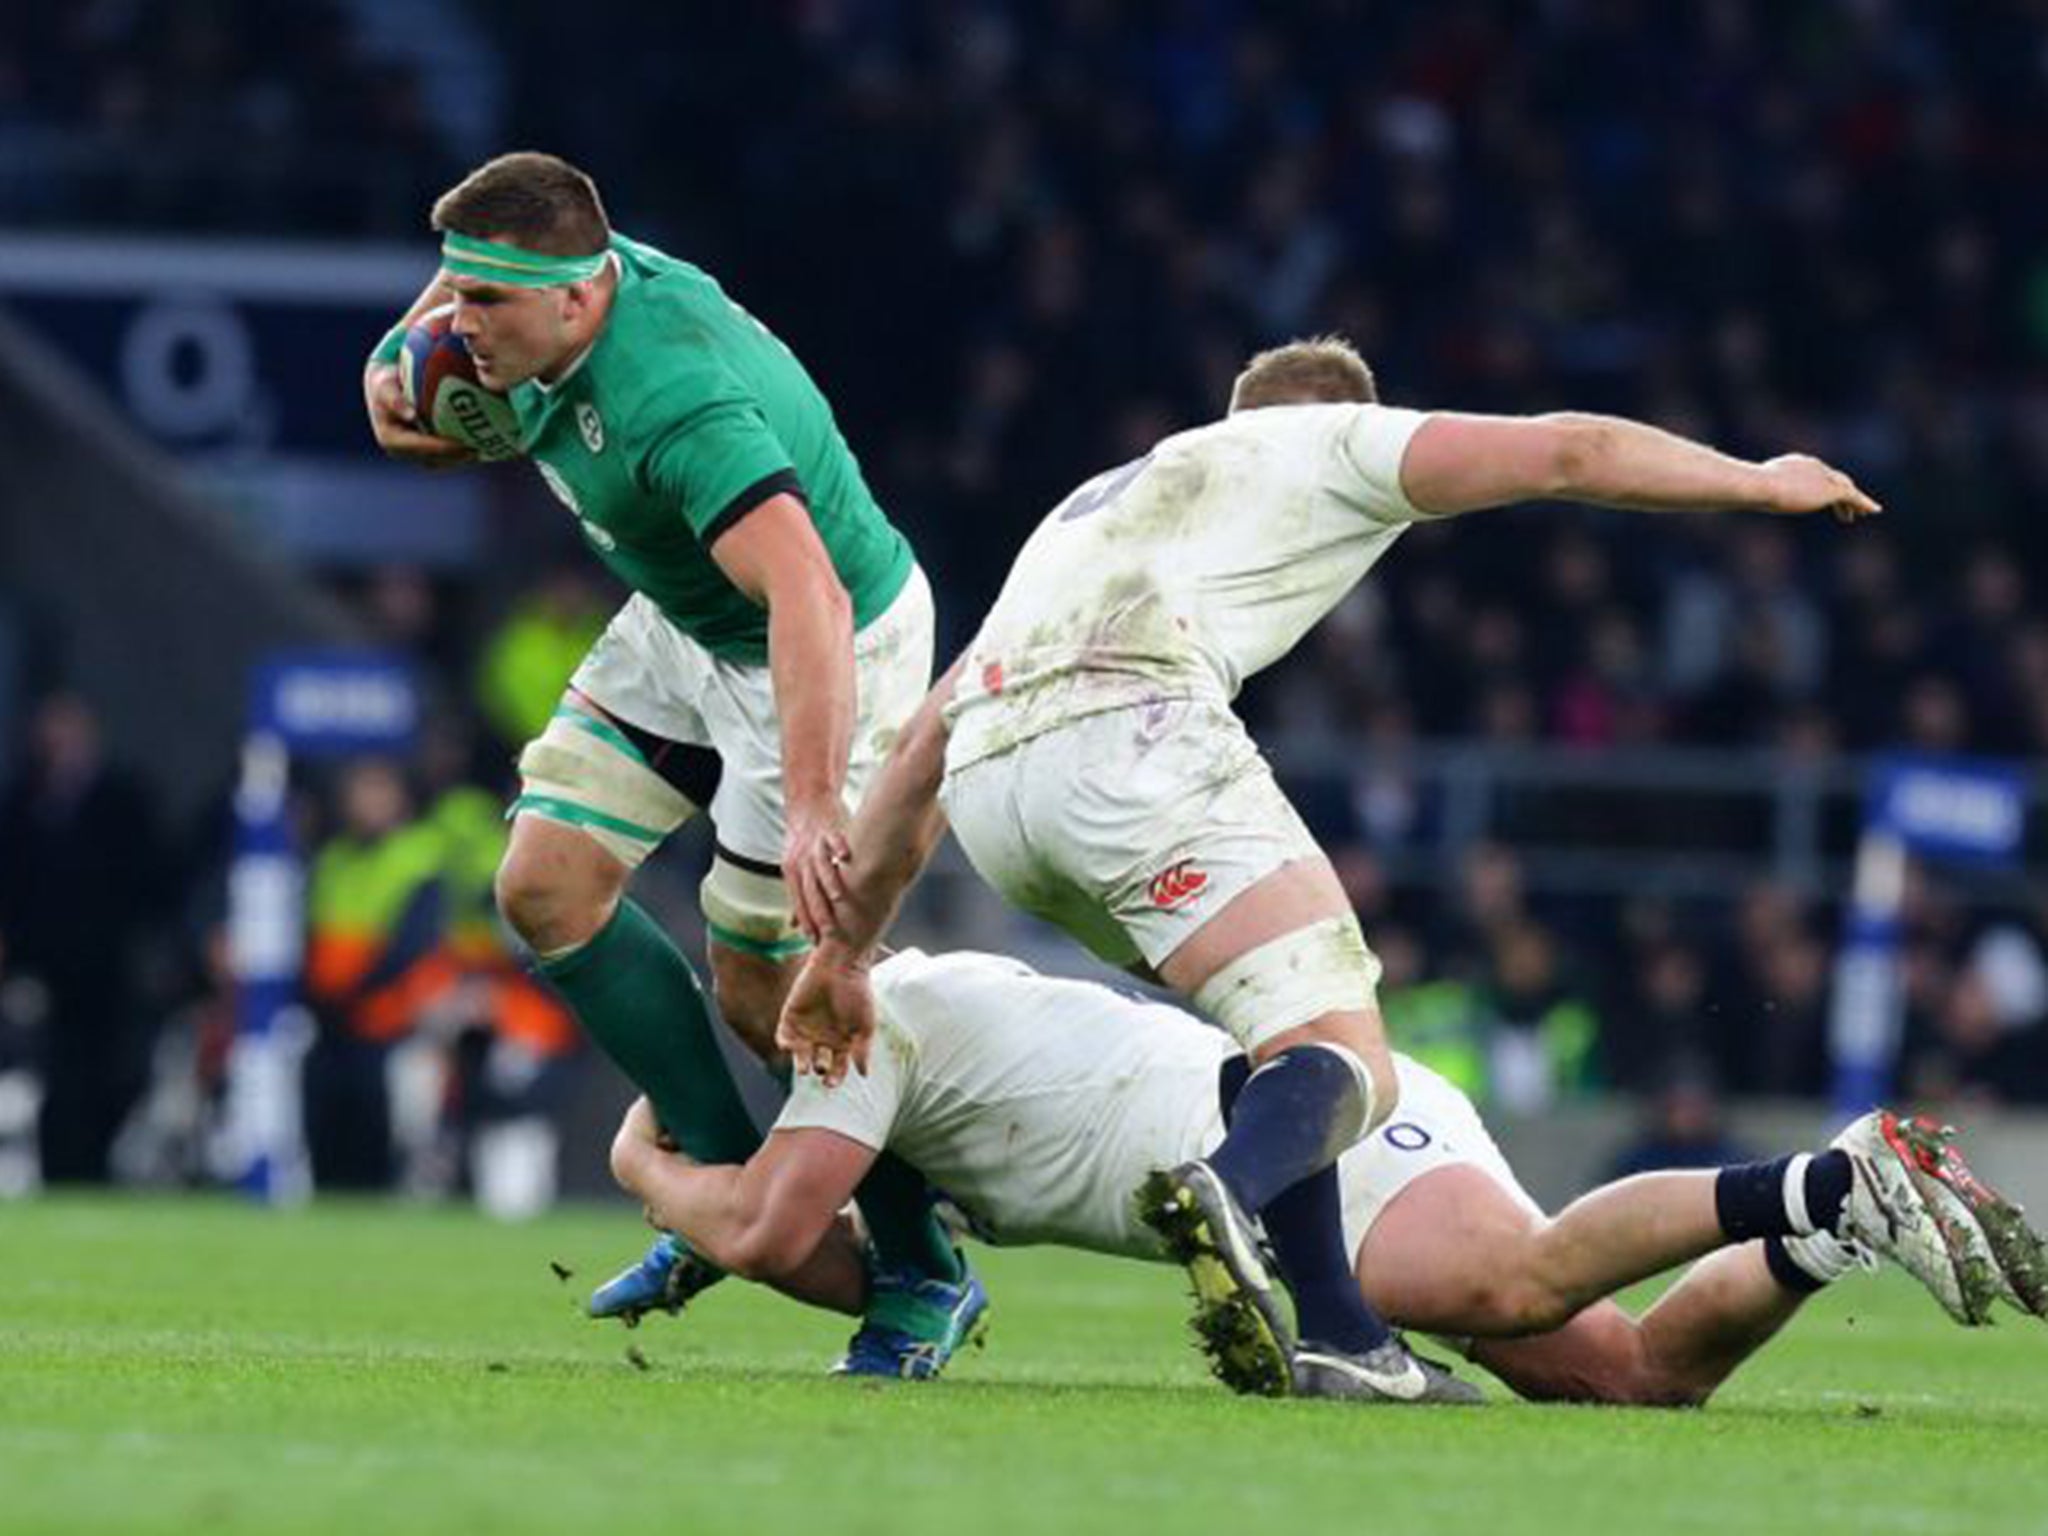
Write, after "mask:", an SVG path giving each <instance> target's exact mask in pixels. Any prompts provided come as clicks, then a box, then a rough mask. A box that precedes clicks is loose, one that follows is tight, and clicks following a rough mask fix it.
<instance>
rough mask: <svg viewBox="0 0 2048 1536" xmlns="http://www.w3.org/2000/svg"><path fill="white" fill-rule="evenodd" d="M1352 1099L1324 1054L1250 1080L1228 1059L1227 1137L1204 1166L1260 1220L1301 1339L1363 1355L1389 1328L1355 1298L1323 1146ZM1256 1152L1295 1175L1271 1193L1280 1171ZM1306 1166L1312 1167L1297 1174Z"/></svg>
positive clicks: (1345, 1072)
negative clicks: (1282, 1162)
mask: <svg viewBox="0 0 2048 1536" xmlns="http://www.w3.org/2000/svg"><path fill="white" fill-rule="evenodd" d="M1357 1092H1358V1083H1357V1078H1356V1077H1355V1076H1354V1075H1353V1073H1352V1069H1351V1064H1350V1063H1349V1062H1347V1061H1345V1060H1343V1059H1342V1058H1341V1057H1339V1056H1337V1055H1335V1054H1334V1053H1332V1052H1330V1051H1325V1050H1318V1049H1315V1048H1313V1047H1306V1048H1299V1049H1296V1050H1293V1051H1287V1052H1284V1053H1283V1054H1281V1055H1280V1056H1278V1057H1276V1058H1274V1060H1273V1062H1271V1063H1269V1064H1268V1066H1267V1067H1266V1068H1265V1069H1264V1070H1262V1071H1260V1072H1259V1073H1257V1074H1256V1075H1250V1074H1248V1068H1247V1065H1246V1063H1245V1062H1244V1061H1243V1059H1242V1058H1238V1057H1233V1058H1232V1059H1231V1060H1229V1061H1227V1062H1225V1063H1224V1066H1223V1072H1222V1075H1221V1078H1220V1080H1219V1082H1218V1093H1219V1096H1220V1098H1221V1100H1222V1104H1223V1113H1224V1123H1225V1124H1226V1125H1227V1126H1228V1127H1229V1128H1230V1129H1229V1133H1228V1134H1227V1135H1226V1136H1225V1137H1224V1139H1223V1145H1222V1146H1220V1147H1218V1148H1217V1149H1216V1153H1215V1155H1214V1156H1212V1157H1211V1158H1210V1159H1209V1166H1210V1167H1211V1168H1213V1169H1215V1170H1216V1174H1217V1177H1219V1178H1221V1179H1222V1180H1223V1182H1224V1183H1225V1184H1226V1185H1228V1186H1229V1188H1230V1192H1231V1193H1232V1194H1233V1195H1235V1196H1236V1197H1237V1200H1238V1203H1239V1204H1240V1205H1242V1206H1244V1208H1245V1209H1246V1210H1248V1211H1253V1212H1256V1213H1257V1214H1258V1215H1259V1218H1260V1221H1261V1223H1262V1224H1263V1225H1264V1227H1265V1229H1266V1236H1267V1238H1268V1239H1269V1240H1270V1241H1271V1243H1272V1245H1273V1253H1274V1256H1275V1257H1276V1258H1277V1259H1278V1260H1279V1261H1280V1274H1281V1278H1282V1279H1283V1280H1285V1281H1286V1283H1287V1289H1288V1292H1289V1293H1290V1294H1291V1295H1292V1296H1293V1297H1294V1312H1295V1322H1296V1325H1297V1327H1298V1328H1299V1331H1300V1333H1301V1337H1302V1338H1303V1339H1304V1340H1306V1341H1309V1342H1313V1343H1316V1344H1320V1345H1323V1346H1325V1347H1326V1348H1330V1349H1337V1350H1342V1351H1345V1352H1346V1353H1357V1354H1362V1353H1364V1352H1365V1351H1367V1350H1370V1349H1374V1348H1377V1347H1378V1346H1379V1345H1381V1344H1383V1343H1385V1342H1386V1340H1387V1338H1388V1336H1389V1332H1390V1330H1389V1329H1388V1328H1387V1325H1386V1323H1385V1322H1383V1321H1382V1320H1381V1319H1380V1317H1379V1315H1378V1314H1377V1313H1375V1312H1374V1311H1373V1310H1372V1308H1370V1307H1368V1306H1367V1305H1366V1304H1365V1298H1364V1297H1363V1296H1362V1295H1360V1294H1359V1289H1358V1276H1357V1274H1356V1273H1355V1272H1354V1271H1353V1269H1352V1267H1351V1255H1350V1254H1349V1253H1348V1252H1347V1251H1346V1249H1345V1245H1344V1215H1343V1203H1342V1196H1341V1193H1340V1191H1339V1188H1338V1182H1337V1167H1336V1157H1337V1154H1338V1153H1339V1152H1341V1151H1342V1150H1343V1148H1342V1147H1341V1146H1337V1147H1334V1148H1333V1147H1331V1146H1330V1143H1331V1142H1332V1141H1333V1140H1335V1139H1336V1138H1334V1137H1333V1136H1332V1135H1331V1134H1330V1131H1329V1129H1328V1127H1329V1126H1330V1125H1331V1124H1332V1123H1333V1122H1334V1121H1337V1120H1338V1119H1339V1118H1340V1117H1341V1118H1342V1119H1346V1120H1348V1119H1351V1118H1352V1111H1351V1109H1350V1107H1349V1106H1347V1105H1346V1104H1345V1102H1344V1095H1346V1094H1355V1093H1357ZM1318 1112H1320V1114H1319V1113H1318ZM1318 1126H1320V1127H1321V1129H1318ZM1262 1154H1263V1155H1266V1156H1270V1157H1273V1158H1275V1159H1276V1160H1278V1159H1283V1158H1284V1159H1289V1160H1291V1165H1292V1167H1293V1168H1296V1169H1301V1170H1302V1171H1301V1172H1299V1173H1297V1174H1296V1176H1295V1177H1294V1178H1293V1180H1292V1181H1291V1182H1290V1183H1288V1184H1285V1185H1282V1186H1280V1188H1279V1189H1278V1190H1277V1191H1273V1189H1272V1184H1273V1181H1274V1180H1275V1179H1276V1178H1279V1177H1284V1176H1285V1173H1286V1172H1287V1171H1288V1170H1287V1169H1286V1168H1280V1169H1276V1168H1274V1167H1273V1166H1272V1165H1270V1164H1262V1163H1259V1162H1257V1161H1256V1159H1258V1158H1259V1157H1260V1156H1261V1155H1262ZM1312 1159H1313V1160H1314V1161H1315V1163H1316V1166H1313V1167H1308V1166H1305V1165H1307V1164H1309V1163H1310V1162H1311V1160H1312Z"/></svg>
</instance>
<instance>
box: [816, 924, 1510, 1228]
mask: <svg viewBox="0 0 2048 1536" xmlns="http://www.w3.org/2000/svg"><path fill="white" fill-rule="evenodd" d="M874 986H875V1005H876V1008H875V1011H876V1024H875V1038H874V1042H873V1045H872V1048H871V1049H870V1051H869V1053H868V1072H867V1075H866V1076H865V1077H863V1076H861V1075H860V1074H858V1073H848V1074H847V1076H846V1079H845V1081H843V1082H841V1083H840V1084H839V1085H838V1086H837V1087H834V1088H826V1087H823V1086H822V1085H820V1083H819V1082H818V1080H817V1079H816V1078H814V1077H808V1076H803V1077H798V1078H797V1079H796V1082H795V1085H794V1087H793V1089H792V1090H791V1093H790V1097H789V1102H788V1103H787V1104H786V1105H785V1106H784V1107H783V1111H782V1114H781V1116H780V1117H779V1118H778V1119H777V1120H776V1122H775V1128H776V1129H777V1130H779V1131H795V1130H805V1129H813V1128H815V1129H821V1130H828V1131H836V1132H838V1133H839V1134H840V1135H842V1136H846V1137H848V1138H850V1139H852V1140H854V1141H857V1142H859V1143H860V1144H861V1145H862V1146H864V1147H872V1148H874V1149H875V1150H876V1151H880V1150H882V1149H883V1148H884V1147H886V1148H888V1149H889V1150H890V1151H892V1152H894V1153H895V1154H896V1155H897V1156H898V1157H901V1158H902V1159H903V1160H904V1161H905V1162H908V1163H910V1164H911V1165H912V1166H913V1167H915V1168H917V1169H918V1170H919V1171H920V1172H922V1173H923V1174H924V1176H925V1177H926V1178H927V1179H929V1180H930V1181H931V1182H932V1183H933V1184H934V1185H936V1186H937V1187H938V1188H939V1189H941V1190H943V1191H944V1192H945V1194H946V1195H947V1196H948V1197H949V1198H951V1200H952V1201H953V1203H954V1204H955V1205H957V1206H958V1207H959V1208H960V1209H961V1211H962V1212H963V1213H965V1215H966V1216H967V1218H968V1220H969V1221H970V1222H971V1223H973V1225H974V1228H975V1231H976V1233H977V1234H978V1235H979V1236H981V1237H982V1238H984V1239H985V1240H987V1241H988V1242H991V1243H996V1244H998V1245H1018V1246H1021V1245H1024V1244H1028V1243H1056V1244H1058V1245H1060V1246H1062V1247H1068V1248H1091V1249H1094V1250H1095V1251H1096V1252H1098V1253H1110V1254H1117V1255H1120V1256H1122V1257H1125V1258H1134V1259H1160V1258H1164V1257H1165V1254H1164V1252H1163V1251H1162V1250H1161V1248H1160V1245H1159V1242H1158V1240H1157V1238H1155V1237H1154V1236H1153V1234H1152V1232H1151V1230H1150V1229H1149V1228H1147V1227H1146V1226H1144V1225H1143V1224H1142V1223H1141V1222H1139V1220H1138V1218H1137V1212H1136V1208H1135V1206H1134V1203H1133V1197H1134V1196H1135V1195H1136V1194H1137V1192H1138V1186H1139V1185H1140V1184H1142V1183H1143V1182H1144V1180H1145V1176H1146V1175H1147V1174H1149V1173H1151V1172H1152V1171H1153V1170H1154V1169H1157V1168H1172V1167H1176V1166H1178V1165H1179V1164H1181V1163H1184V1162H1186V1161H1188V1160H1189V1159H1191V1158H1197V1157H1206V1156H1208V1155H1209V1154H1210V1153H1211V1152H1213V1151H1214V1150H1215V1149H1216V1147H1217V1146H1218V1145H1219V1144H1220V1143H1221V1142H1222V1140H1223V1111H1222V1105H1221V1102H1220V1098H1219V1094H1218V1088H1219V1082H1218V1079H1219V1077H1220V1075H1221V1072H1222V1067H1223V1062H1224V1060H1225V1059H1226V1058H1227V1057H1230V1056H1232V1055H1235V1054H1237V1047H1236V1046H1235V1045H1233V1044H1232V1043H1231V1041H1230V1039H1229V1037H1228V1036H1226V1035H1225V1034H1224V1033H1223V1032H1222V1031H1221V1030H1218V1029H1214V1028H1212V1027H1210V1026H1209V1025H1207V1024H1204V1023H1202V1022H1201V1021H1200V1020H1199V1019H1197V1018H1195V1017H1194V1016H1193V1015H1192V1014H1189V1013H1185V1012H1183V1011H1182V1010H1181V1009H1179V1008H1175V1007H1173V1006H1171V1005H1169V1004H1166V1003H1158V1002H1153V1001H1151V1000H1150V999H1147V998H1145V997H1142V996H1139V995H1138V994H1135V993H1130V992H1119V991H1115V990H1112V989H1111V988H1109V987H1104V986H1099V985H1097V984H1096V983H1094V982H1087V981H1070V980H1066V979H1063V978H1060V977H1053V976H1041V975H1040V974H1039V973H1038V972H1036V971H1034V970H1032V969H1031V967H1030V966H1028V965H1025V964H1024V963H1023V962H1022V961H1021V960H1012V959H1009V958H1008V957H1006V956H1002V955H987V954H974V953H970V952H958V953H952V954H944V955H927V954H924V953H923V952H921V951H919V950H914V949H911V950H904V951H903V952H902V953H900V954H897V955H892V956H891V957H890V958H889V959H887V960H885V961H884V962H883V963H882V964H880V965H878V966H876V967H875V973H874ZM1394 1071H1395V1074H1396V1077H1397V1079H1398V1081H1399V1083H1400V1093H1401V1102H1400V1108H1399V1109H1398V1110H1397V1111H1396V1112H1395V1120H1394V1122H1393V1123H1392V1124H1390V1125H1387V1126H1383V1127H1382V1128H1381V1129H1380V1131H1379V1132H1378V1133H1376V1134H1374V1135H1373V1136H1370V1137H1368V1138H1366V1139H1365V1140H1364V1141H1362V1142H1360V1143H1358V1144H1357V1145H1356V1146H1353V1147H1351V1148H1349V1149H1348V1150H1347V1151H1346V1152H1345V1153H1344V1154H1343V1156H1342V1157H1340V1158H1339V1159H1338V1160H1337V1177H1338V1183H1339V1188H1340V1190H1341V1192H1342V1198H1343V1221H1344V1242H1345V1250H1346V1252H1348V1253H1350V1254H1352V1255H1353V1256H1354V1257H1355V1256H1356V1255H1357V1252H1358V1246H1359V1244H1360V1243H1361V1242H1363V1241H1364V1240H1365V1235H1366V1232H1367V1231H1368V1230H1369V1229H1370V1228H1371V1226H1372V1223H1373V1222H1374V1220H1375V1219H1376V1218H1377V1217H1378V1215H1379V1212H1380V1211H1381V1209H1382V1208H1383V1207H1384V1206H1385V1205H1386V1203H1387V1202H1388V1201H1389V1200H1391V1199H1392V1198H1393V1197H1394V1196H1395V1195H1398V1194H1399V1193H1400V1192H1401V1191H1402V1190H1403V1189H1404V1188H1406V1186H1407V1184H1408V1183H1409V1181H1410V1180H1412V1179H1414V1178H1416V1177H1418V1176H1420V1175H1421V1174H1424V1173H1427V1172H1429V1171H1431V1170H1432V1169H1433V1168H1436V1167H1439V1166H1441V1165H1442V1164H1443V1163H1445V1162H1476V1163H1478V1164H1479V1165H1480V1166H1481V1167H1483V1168H1485V1169H1486V1170H1487V1171H1489V1172H1491V1173H1492V1174H1493V1175H1494V1176H1495V1177H1496V1178H1497V1179H1498V1180H1499V1181H1500V1182H1501V1184H1502V1186H1503V1187H1504V1188H1506V1189H1508V1190H1509V1191H1510V1192H1511V1193H1513V1194H1515V1195H1516V1197H1517V1198H1519V1199H1521V1200H1524V1201H1527V1200H1528V1197H1527V1196H1526V1195H1523V1194H1521V1193H1520V1186H1519V1185H1517V1184H1516V1182H1515V1177H1514V1174H1513V1173H1512V1172H1511V1171H1510V1170H1509V1168H1508V1166H1507V1163H1506V1161H1505V1160H1504V1159H1502V1158H1501V1156H1500V1153H1499V1150H1498V1149H1497V1148H1496V1147H1495V1146H1494V1144H1493V1141H1492V1138H1491V1137H1489V1136H1488V1135H1487V1133H1486V1130H1485V1128H1484V1127H1483V1126H1482V1125H1481V1124H1480V1121H1479V1114H1478V1111H1477V1110H1475V1109H1474V1108H1473V1107H1472V1103H1471V1101H1470V1100H1469V1099H1467V1098H1466V1097H1465V1096H1464V1095H1463V1094H1462V1093H1460V1092H1459V1091H1458V1090H1457V1089H1456V1088H1454V1087H1452V1086H1451V1084H1450V1083H1448V1082H1446V1081H1445V1080H1444V1079H1443V1078H1441V1077H1439V1076H1437V1074H1435V1073H1434V1072H1431V1071H1430V1070H1429V1069H1428V1068H1426V1067H1423V1066H1420V1065H1418V1064H1417V1063H1415V1062H1413V1061H1410V1060H1409V1059H1408V1058H1407V1057H1406V1056H1403V1055H1401V1054H1400V1053H1399V1052H1396V1053H1395V1054H1394ZM1531 1206H1532V1209H1533V1208H1534V1207H1533V1202H1531Z"/></svg>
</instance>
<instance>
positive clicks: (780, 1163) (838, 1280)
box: [612, 1099, 875, 1313]
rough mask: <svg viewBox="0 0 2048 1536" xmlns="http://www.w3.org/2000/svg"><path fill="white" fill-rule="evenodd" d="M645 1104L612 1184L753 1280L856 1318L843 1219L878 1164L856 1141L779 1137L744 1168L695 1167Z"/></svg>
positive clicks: (824, 1135)
mask: <svg viewBox="0 0 2048 1536" xmlns="http://www.w3.org/2000/svg"><path fill="white" fill-rule="evenodd" d="M659 1136H660V1132H659V1128H658V1127H657V1126H656V1124H655V1120H654V1112H653V1109H652V1108H651V1106H649V1104H648V1102H647V1100H645V1099H640V1100H637V1101H636V1102H635V1103H634V1104H633V1107H632V1108H631V1109H629V1110H627V1111H626V1118H625V1121H624V1122H623V1123H622V1124H621V1125H620V1127H619V1131H618V1135H617V1136H616V1137H614V1138H613V1141H612V1177H613V1178H615V1179H617V1180H618V1182H619V1184H620V1186H621V1187H622V1188H624V1189H626V1190H627V1191H628V1192H629V1193H631V1194H633V1195H635V1196H637V1197H638V1198H639V1200H640V1202H641V1203H642V1204H643V1205H644V1206H646V1208H647V1213H648V1216H649V1219H651V1220H652V1221H654V1222H655V1223H656V1224H657V1225H659V1226H662V1227H666V1228H668V1229H669V1230H670V1231H673V1232H679V1233H681V1234H682V1235H683V1237H685V1238H686V1239H688V1241H689V1244H690V1246H691V1247H692V1248H694V1249H696V1250H697V1252H699V1253H700V1254H702V1255H703V1256H704V1257H705V1258H707V1259H709V1260H710V1261H711V1262H712V1263H713V1264H716V1265H717V1266H718V1267H719V1268H720V1269H724V1270H729V1271H730V1272H732V1273H733V1274H736V1275H740V1276H743V1277H745V1278H746V1279H749V1280H759V1281H763V1282H765V1283H767V1284H770V1285H773V1286H774V1287H775V1288H776V1289H777V1290H780V1291H783V1292H785V1293H786V1294H788V1295H791V1296H794V1297H796V1298H797V1299H798V1300H800V1301H807V1302H810V1303H811V1304H812V1305H813V1306H821V1307H829V1308H831V1309H833V1310H834V1311H839V1312H849V1313H858V1312H859V1311H860V1309H861V1304H862V1300H863V1297H864V1293H865V1290H866V1274H865V1270H864V1268H863V1266H862V1263H861V1258H860V1250H859V1248H858V1247H857V1245H856V1244H855V1243H854V1242H853V1240H852V1238H851V1237H850V1236H848V1235H847V1234H846V1232H845V1231H844V1229H843V1228H842V1227H841V1226H840V1225H839V1221H838V1216H839V1212H840V1211H841V1210H842V1209H843V1208H844V1207H845V1205H846V1203H847V1202H848V1201H849V1200H851V1199H852V1198H853V1191H854V1188H855V1186H857V1185H858V1184H859V1183H860V1181H861V1179H862V1178H863V1177H864V1176H865V1175H866V1173H867V1171H868V1169H869V1167H870V1166H872V1165H873V1163H874V1160H875V1153H874V1150H873V1149H872V1148H870V1147H865V1146H862V1145H861V1144H860V1143H859V1142H857V1141H854V1140H853V1139H852V1138H850V1137H847V1136H842V1135H840V1134H839V1133H838V1132H837V1131H828V1130H823V1129H819V1128H814V1127H806V1128H803V1129H799V1130H789V1131H774V1132H771V1133H770V1134H769V1137H768V1139H767V1140H766V1141H765V1142H763V1143H762V1145H761V1149H760V1150H759V1151H758V1152H756V1153H755V1154H754V1155H753V1156H752V1157H751V1158H749V1159H748V1160H747V1161H746V1162H745V1163H743V1164H737V1165H736V1164H730V1163H726V1164H704V1163H693V1162H691V1161H689V1160H688V1159H687V1158H684V1157H682V1156H680V1155H678V1154H676V1153H674V1152H671V1151H669V1150H667V1149H666V1148H665V1147H663V1146H662V1145H661V1143H660V1139H659Z"/></svg>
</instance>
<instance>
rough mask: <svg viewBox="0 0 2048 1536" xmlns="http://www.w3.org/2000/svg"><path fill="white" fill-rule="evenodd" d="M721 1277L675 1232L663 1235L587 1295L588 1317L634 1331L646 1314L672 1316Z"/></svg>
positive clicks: (723, 1276) (717, 1268) (714, 1268)
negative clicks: (609, 1319)
mask: <svg viewBox="0 0 2048 1536" xmlns="http://www.w3.org/2000/svg"><path fill="white" fill-rule="evenodd" d="M724 1278H725V1271H724V1270H722V1269H720V1268H719V1267H718V1266H717V1265H715V1264H713V1263H712V1262H711V1261H710V1260H708V1259H706V1258H704V1257H703V1256H702V1255H701V1254H699V1253H698V1252H697V1251H696V1250H695V1249H693V1248H691V1246H690V1245H689V1244H688V1243H686V1242H684V1241H683V1240H682V1239H681V1238H680V1237H678V1236H677V1235H676V1234H675V1233H673V1232H664V1233H662V1234H661V1236H659V1237H657V1238H656V1239H655V1240H654V1244H653V1246H652V1247H650V1248H649V1249H648V1250H647V1253H646V1256H645V1257H643V1258H642V1259H641V1260H640V1262H639V1263H638V1264H635V1265H633V1266H632V1268H630V1269H623V1270H620V1271H619V1273H617V1274H616V1275H613V1276H612V1277H611V1279H609V1280H607V1281H605V1283H604V1284H603V1285H600V1286H599V1287H598V1288H597V1289H596V1290H594V1291H592V1292H591V1293H590V1304H589V1312H590V1315H591V1316H592V1317H597V1318H606V1317H615V1318H617V1319H618V1320H619V1321H620V1322H622V1323H624V1324H625V1325H626V1326H627V1327H628V1328H637V1327H639V1326H640V1319H641V1318H643V1317H645V1316H646V1315H647V1314H648V1313H650V1312H666V1313H668V1314H669V1316H671V1317H673V1316H675V1315H676V1314H677V1313H678V1312H680V1311H682V1310H683V1308H684V1307H685V1306H687V1305H688V1304H689V1302H690V1300H691V1298H692V1297H694V1296H696V1295H698V1294H699V1293H700V1292H703V1291H706V1290H709V1289H710V1288H711V1287H712V1286H714V1285H716V1284H718V1282H719V1281H721V1280H723V1279H724Z"/></svg>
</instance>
